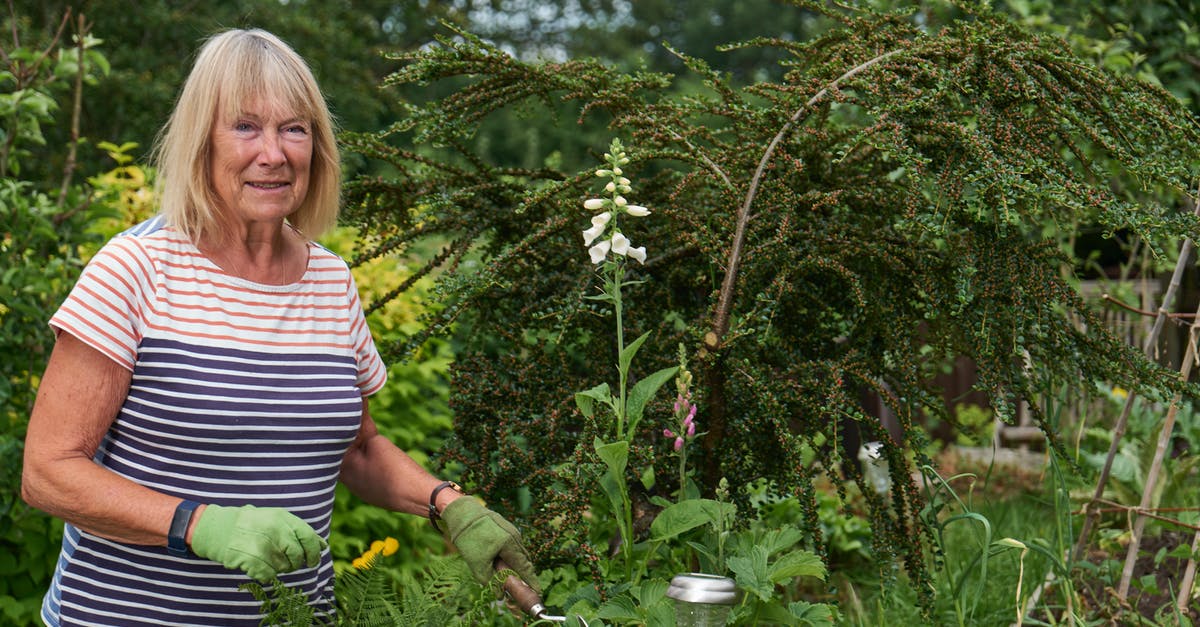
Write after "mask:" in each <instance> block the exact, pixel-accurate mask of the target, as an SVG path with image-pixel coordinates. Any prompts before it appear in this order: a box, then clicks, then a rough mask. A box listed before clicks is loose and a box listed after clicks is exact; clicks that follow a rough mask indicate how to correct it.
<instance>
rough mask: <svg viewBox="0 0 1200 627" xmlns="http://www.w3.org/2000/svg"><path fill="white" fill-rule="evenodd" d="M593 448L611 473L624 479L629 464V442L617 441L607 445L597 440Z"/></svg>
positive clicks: (593, 442) (594, 441)
mask: <svg viewBox="0 0 1200 627" xmlns="http://www.w3.org/2000/svg"><path fill="white" fill-rule="evenodd" d="M592 447H593V448H595V449H596V454H597V455H599V456H600V459H602V460H604V463H605V465H607V466H608V469H609V471H610V472H613V473H615V474H617V475H618V476H620V477H622V478H623V477H624V476H625V466H626V465H627V464H628V463H629V442H626V441H625V440H617V441H616V442H609V443H607V444H605V443H604V440H601V439H600V438H596V439H595V440H593V441H592Z"/></svg>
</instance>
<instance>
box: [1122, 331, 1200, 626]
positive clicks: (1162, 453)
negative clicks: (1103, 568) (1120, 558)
mask: <svg viewBox="0 0 1200 627" xmlns="http://www.w3.org/2000/svg"><path fill="white" fill-rule="evenodd" d="M1197 313H1198V314H1200V310H1198V311H1197ZM1198 332H1200V318H1197V319H1196V320H1195V321H1193V322H1192V325H1191V327H1190V328H1189V329H1188V344H1187V351H1186V354H1185V355H1184V357H1183V363H1182V364H1180V365H1179V378H1180V379H1182V380H1183V381H1187V380H1188V377H1190V376H1191V374H1192V364H1193V363H1195V361H1196V334H1197V333H1198ZM1180 400H1182V395H1181V394H1176V395H1175V397H1174V398H1172V399H1171V408H1170V409H1169V410H1167V417H1166V419H1165V420H1163V425H1162V431H1160V432H1159V434H1158V445H1157V447H1156V448H1155V449H1154V460H1153V461H1151V462H1150V471H1149V472H1148V473H1146V485H1145V486H1144V487H1143V488H1142V501H1141V505H1139V506H1138V509H1139V512H1138V515H1137V518H1135V519H1134V521H1133V537H1132V538H1131V539H1130V540H1129V549H1128V550H1127V551H1126V553H1125V568H1124V569H1123V570H1122V571H1121V583H1120V585H1119V586H1117V599H1118V600H1119V601H1120V602H1121V604H1122V605H1124V604H1125V600H1126V598H1127V597H1128V596H1129V582H1130V580H1132V579H1133V567H1134V565H1135V564H1136V563H1137V558H1138V550H1139V549H1140V548H1141V544H1142V532H1143V531H1145V529H1146V522H1147V521H1148V520H1149V517H1148V516H1146V514H1145V513H1144V512H1142V511H1140V510H1147V509H1149V508H1150V500H1151V499H1152V498H1153V496H1154V487H1155V485H1156V484H1157V483H1158V475H1159V473H1160V472H1162V464H1163V458H1164V457H1166V451H1167V447H1168V446H1169V445H1170V444H1171V432H1172V431H1174V430H1175V416H1176V415H1177V414H1178V413H1179V402H1180Z"/></svg>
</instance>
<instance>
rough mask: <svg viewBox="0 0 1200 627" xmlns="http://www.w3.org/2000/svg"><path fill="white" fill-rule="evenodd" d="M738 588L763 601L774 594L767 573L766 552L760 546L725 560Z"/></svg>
mask: <svg viewBox="0 0 1200 627" xmlns="http://www.w3.org/2000/svg"><path fill="white" fill-rule="evenodd" d="M727 563H728V565H729V570H732V571H733V574H734V578H735V579H736V580H737V585H738V587H739V588H741V589H743V590H746V591H748V592H751V593H753V594H754V596H757V597H758V598H759V599H762V600H763V601H770V600H771V597H772V596H774V594H775V583H774V582H773V581H771V577H770V574H769V573H768V571H767V551H766V549H763V548H762V547H760V546H756V547H751V549H750V550H749V551H747V552H745V553H743V554H741V555H735V556H733V557H730V558H729V559H728V560H727Z"/></svg>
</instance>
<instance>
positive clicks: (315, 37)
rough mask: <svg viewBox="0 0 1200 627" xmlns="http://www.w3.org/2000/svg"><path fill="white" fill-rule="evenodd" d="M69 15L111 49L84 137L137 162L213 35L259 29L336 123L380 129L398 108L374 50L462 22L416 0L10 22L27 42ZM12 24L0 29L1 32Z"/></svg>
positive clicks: (127, 4) (134, 4)
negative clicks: (309, 78) (303, 74)
mask: <svg viewBox="0 0 1200 627" xmlns="http://www.w3.org/2000/svg"><path fill="white" fill-rule="evenodd" d="M68 8H69V9H71V10H72V11H73V13H74V14H76V15H78V14H80V13H83V14H84V15H85V16H86V18H87V19H88V21H89V22H90V23H91V24H92V32H93V33H96V34H97V36H98V37H100V38H102V39H104V40H107V41H108V42H110V45H109V47H108V49H109V54H108V59H109V61H110V62H111V65H112V68H113V70H112V72H110V73H109V74H108V76H107V77H105V78H103V79H102V80H101V81H100V83H99V84H98V85H97V91H98V92H99V93H102V94H104V97H102V98H92V99H88V100H87V101H86V102H85V107H84V112H83V117H82V120H81V132H82V135H83V136H84V137H96V138H114V139H116V138H119V139H120V140H121V141H131V142H135V143H136V144H138V146H139V148H138V150H139V151H140V154H135V155H134V156H135V157H137V158H138V160H139V161H141V162H144V161H145V159H144V156H145V154H146V151H148V150H149V149H150V147H151V146H152V145H153V142H154V138H155V135H156V134H157V132H158V130H159V128H161V127H162V125H163V123H164V122H165V121H166V119H167V116H168V115H169V114H170V111H171V108H172V106H173V105H174V102H175V97H176V95H177V94H178V90H179V86H180V85H181V84H182V82H183V78H184V76H185V75H186V73H187V71H188V69H189V68H190V67H191V63H192V60H193V57H194V54H195V52H196V51H197V50H198V49H199V46H200V43H201V42H202V41H203V39H204V38H206V37H208V36H209V35H211V34H213V33H214V32H216V31H218V30H221V29H223V28H230V27H238V28H263V29H266V30H269V31H272V32H274V33H275V34H277V35H279V36H280V37H282V38H283V39H284V40H285V41H287V42H289V43H290V44H292V45H293V47H295V48H296V50H297V51H298V52H299V53H300V54H301V55H303V56H304V57H305V58H306V59H307V60H308V61H309V63H310V65H312V67H313V72H314V74H315V75H316V77H317V80H318V82H319V83H320V85H321V87H322V89H323V90H324V91H325V94H326V97H327V98H328V99H329V101H330V107H331V109H332V111H333V113H334V115H335V116H336V117H337V119H338V121H339V123H340V124H341V125H342V126H343V127H344V128H347V129H351V130H367V129H378V128H382V127H385V126H387V125H388V124H390V123H391V121H392V120H393V119H394V118H395V115H396V111H397V110H396V108H395V107H394V106H392V105H391V100H390V99H388V98H380V97H379V94H378V85H379V82H380V79H381V77H382V76H384V75H385V74H386V72H387V71H388V67H389V65H388V64H387V62H386V61H385V60H384V59H382V58H381V57H380V52H381V51H382V50H392V49H401V50H403V49H410V48H415V47H417V46H420V45H421V44H423V43H425V42H426V41H428V40H429V38H430V37H431V33H432V31H433V29H434V28H435V27H436V26H437V24H438V21H439V20H441V19H446V20H450V21H452V22H458V23H462V18H461V17H460V16H459V15H458V14H457V13H456V12H455V10H454V8H453V7H452V6H450V5H447V4H445V3H439V2H423V1H420V0H403V1H399V2H396V1H392V0H337V1H333V2H326V1H320V2H319V1H316V0H291V1H289V2H281V1H280V0H239V1H237V2H191V3H178V2H167V1H165V0H153V1H146V2H143V1H140V0H107V1H106V2H103V3H89V2H86V1H82V0H49V1H47V2H40V3H35V6H22V7H20V10H19V11H18V12H17V15H16V16H15V18H10V20H15V25H16V26H17V27H18V28H19V30H21V32H22V33H23V34H25V36H26V38H27V39H30V40H31V41H32V40H33V39H34V38H35V37H36V38H38V39H41V40H48V39H49V38H50V37H51V36H52V35H53V33H54V32H55V30H56V29H57V27H58V24H59V21H60V18H61V16H62V15H63V12H64V11H65V10H66V9H68ZM11 25H13V23H12V22H10V23H6V24H5V26H6V28H5V31H6V32H8V31H9V28H8V27H9V26H11ZM63 132H64V131H63V130H62V129H58V130H57V131H56V134H53V133H52V134H53V135H54V136H52V137H50V138H48V143H49V145H51V146H57V145H61V141H62V139H63ZM46 157H48V159H46V160H45V162H46V164H47V165H46V168H47V169H49V170H50V171H53V170H54V169H55V168H59V169H61V161H62V158H63V155H62V154H61V153H55V152H51V153H50V154H47V155H46ZM97 161H98V160H94V161H93V162H92V163H89V164H88V165H89V166H91V167H94V166H96V165H97Z"/></svg>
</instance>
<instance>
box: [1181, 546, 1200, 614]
mask: <svg viewBox="0 0 1200 627" xmlns="http://www.w3.org/2000/svg"><path fill="white" fill-rule="evenodd" d="M1197 549H1200V529H1197V530H1196V533H1195V534H1194V535H1193V536H1192V553H1191V555H1190V556H1188V562H1187V568H1185V569H1183V579H1181V580H1180V581H1179V596H1177V597H1175V608H1176V609H1178V610H1179V611H1180V612H1181V613H1187V611H1188V605H1189V603H1188V601H1190V600H1191V598H1192V585H1194V584H1195V582H1196V550H1197Z"/></svg>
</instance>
